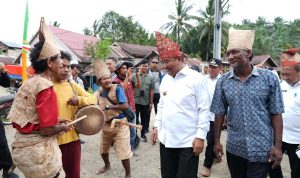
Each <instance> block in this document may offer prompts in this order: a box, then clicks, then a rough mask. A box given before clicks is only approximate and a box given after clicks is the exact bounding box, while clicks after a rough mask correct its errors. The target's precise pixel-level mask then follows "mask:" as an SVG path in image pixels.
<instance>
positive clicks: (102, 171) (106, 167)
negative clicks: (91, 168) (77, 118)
mask: <svg viewBox="0 0 300 178" xmlns="http://www.w3.org/2000/svg"><path fill="white" fill-rule="evenodd" d="M109 169H110V166H104V167H102V168H100V169H98V171H96V174H97V175H100V174H103V173H105V172H106V171H108V170H109Z"/></svg>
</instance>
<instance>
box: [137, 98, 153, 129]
mask: <svg viewBox="0 0 300 178" xmlns="http://www.w3.org/2000/svg"><path fill="white" fill-rule="evenodd" d="M135 109H136V111H135V113H136V123H137V124H140V123H141V124H142V126H143V128H142V131H141V135H145V133H146V130H149V122H150V106H149V104H148V105H141V104H135ZM140 115H141V122H140V120H139V116H140Z"/></svg>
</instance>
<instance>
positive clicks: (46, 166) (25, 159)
mask: <svg viewBox="0 0 300 178" xmlns="http://www.w3.org/2000/svg"><path fill="white" fill-rule="evenodd" d="M12 159H13V162H14V164H15V165H16V167H17V168H18V169H19V170H20V171H21V172H22V173H23V174H24V175H25V177H26V178H41V177H43V178H53V177H55V176H56V175H57V173H58V172H59V173H60V175H59V177H64V172H63V169H62V160H61V152H60V149H59V146H58V143H57V139H56V138H55V137H43V136H41V135H39V134H21V133H19V132H17V133H16V135H15V140H14V142H13V143H12Z"/></svg>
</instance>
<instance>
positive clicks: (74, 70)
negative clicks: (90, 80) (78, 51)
mask: <svg viewBox="0 0 300 178" xmlns="http://www.w3.org/2000/svg"><path fill="white" fill-rule="evenodd" d="M66 55H68V56H69V57H71V56H70V55H69V54H66ZM79 69H80V67H79V64H71V74H72V75H71V76H70V80H71V81H74V82H76V83H77V84H78V85H80V86H81V87H82V88H84V85H83V81H82V80H81V78H79V77H78V75H79V73H80V71H79Z"/></svg>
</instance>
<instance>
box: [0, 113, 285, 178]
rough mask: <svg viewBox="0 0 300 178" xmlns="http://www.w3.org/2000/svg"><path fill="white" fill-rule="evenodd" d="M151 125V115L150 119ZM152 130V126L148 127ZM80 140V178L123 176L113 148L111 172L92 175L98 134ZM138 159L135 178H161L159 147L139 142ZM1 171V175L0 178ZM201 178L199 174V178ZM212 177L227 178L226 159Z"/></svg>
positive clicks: (133, 162)
mask: <svg viewBox="0 0 300 178" xmlns="http://www.w3.org/2000/svg"><path fill="white" fill-rule="evenodd" d="M151 118H152V119H151V123H152V120H153V116H152V117H151ZM150 128H152V124H151V127H150ZM14 132H15V130H14V129H13V128H11V126H6V135H7V139H8V141H9V144H10V143H11V141H12V139H13V136H14ZM146 136H147V138H148V140H150V133H148V134H146ZM81 139H82V140H83V141H85V143H84V144H82V156H81V157H82V159H81V177H82V178H121V177H124V170H123V167H122V164H121V161H118V160H117V159H116V156H115V154H114V151H113V149H111V154H110V160H111V167H112V169H111V170H110V171H108V172H106V173H104V174H102V175H96V174H95V172H96V170H97V169H98V168H100V167H102V166H103V165H104V164H103V161H102V159H101V157H100V156H99V153H98V151H99V134H97V135H93V136H85V135H81ZM225 140H226V131H223V132H222V143H223V146H224V147H225ZM136 154H137V155H138V156H134V157H132V158H131V159H130V161H131V170H132V175H133V177H134V178H159V177H160V162H159V147H158V144H157V145H155V146H152V145H151V144H150V142H149V141H148V142H141V144H140V146H139V148H138V150H137V151H136ZM203 159H204V153H201V155H200V162H199V171H198V172H199V173H200V170H201V168H202V164H203ZM282 167H283V173H284V175H285V177H286V178H287V177H290V176H289V175H290V174H289V172H290V170H289V166H288V160H287V156H286V155H284V160H283V162H282ZM16 173H18V174H19V175H20V178H23V177H24V176H23V175H22V173H20V172H19V170H18V169H16ZM1 174H2V172H1V173H0V175H1ZM200 177H201V175H200V174H199V178H200ZM210 177H211V178H229V177H230V175H229V171H228V168H227V164H226V158H225V157H224V159H223V161H222V162H221V163H219V164H216V165H214V166H213V167H212V174H211V176H210Z"/></svg>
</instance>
